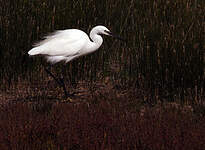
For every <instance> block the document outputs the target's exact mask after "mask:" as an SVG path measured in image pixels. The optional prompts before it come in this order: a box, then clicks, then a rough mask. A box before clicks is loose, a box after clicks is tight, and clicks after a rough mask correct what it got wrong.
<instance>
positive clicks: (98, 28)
mask: <svg viewBox="0 0 205 150" xmlns="http://www.w3.org/2000/svg"><path fill="white" fill-rule="evenodd" d="M92 32H94V33H96V34H98V35H108V36H112V37H114V38H116V39H118V40H122V41H125V40H124V39H122V38H121V37H119V36H117V35H115V34H113V33H112V32H111V31H110V30H109V29H108V28H106V27H105V26H102V25H99V26H96V27H94V28H93V31H91V36H92Z"/></svg>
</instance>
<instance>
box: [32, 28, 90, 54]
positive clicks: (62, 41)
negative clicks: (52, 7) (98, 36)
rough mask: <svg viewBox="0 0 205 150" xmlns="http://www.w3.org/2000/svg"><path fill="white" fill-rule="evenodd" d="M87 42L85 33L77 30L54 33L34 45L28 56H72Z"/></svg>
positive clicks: (87, 38)
mask: <svg viewBox="0 0 205 150" xmlns="http://www.w3.org/2000/svg"><path fill="white" fill-rule="evenodd" d="M88 41H89V37H88V36H87V34H86V33H84V32H83V31H81V30H77V29H68V30H61V31H56V32H55V33H53V34H51V35H48V36H46V37H45V40H43V41H41V42H39V43H37V44H35V45H34V46H35V47H34V48H33V49H31V50H30V51H29V52H28V53H29V55H38V54H42V55H48V56H74V55H77V54H78V52H79V51H80V50H81V49H83V47H84V46H85V44H86V43H87V42H88Z"/></svg>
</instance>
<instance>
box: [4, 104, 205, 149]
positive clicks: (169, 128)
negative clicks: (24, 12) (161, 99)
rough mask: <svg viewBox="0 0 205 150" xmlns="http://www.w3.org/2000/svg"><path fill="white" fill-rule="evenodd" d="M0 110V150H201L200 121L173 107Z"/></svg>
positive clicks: (204, 129) (204, 121)
mask: <svg viewBox="0 0 205 150" xmlns="http://www.w3.org/2000/svg"><path fill="white" fill-rule="evenodd" d="M31 106H32V105H28V103H26V104H25V103H16V104H10V105H9V104H8V105H4V106H1V109H0V149H1V150H7V149H18V150H20V149H29V150H32V149H33V150H38V149H39V150H40V149H44V150H45V149H51V150H54V149H58V150H60V149H62V150H65V149H66V150H78V149H85V150H92V149H95V150H96V149H97V150H98V149H102V150H105V149H106V150H108V149H110V150H111V149H113V150H120V149H121V150H128V149H136V150H137V149H138V150H159V149H163V150H202V149H205V118H204V117H199V116H196V115H194V113H193V112H191V111H186V112H185V111H182V109H180V108H176V107H174V106H173V105H172V106H167V107H164V106H156V107H152V108H150V107H149V108H148V107H143V108H141V109H138V111H137V110H135V111H134V109H133V108H132V109H130V107H129V106H128V105H127V104H126V102H125V103H124V102H117V103H116V102H114V100H112V101H111V100H109V101H106V100H103V101H100V102H98V103H97V104H90V105H88V104H83V103H80V104H72V103H71V104H70V103H69V104H67V103H58V104H56V103H54V104H53V105H52V107H50V108H47V109H45V108H43V109H42V110H43V111H42V110H41V109H40V108H39V109H36V107H31Z"/></svg>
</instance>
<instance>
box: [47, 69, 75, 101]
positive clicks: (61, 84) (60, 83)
mask: <svg viewBox="0 0 205 150" xmlns="http://www.w3.org/2000/svg"><path fill="white" fill-rule="evenodd" d="M44 69H45V71H46V73H47V74H48V75H50V76H51V77H52V78H53V79H54V80H55V81H56V82H57V83H58V85H59V86H60V87H62V88H63V91H64V94H65V97H66V98H67V97H69V96H72V94H68V92H67V90H66V87H65V83H64V80H63V78H59V79H57V78H56V77H55V76H54V75H53V74H52V73H51V71H49V70H48V69H47V68H46V67H45V66H44Z"/></svg>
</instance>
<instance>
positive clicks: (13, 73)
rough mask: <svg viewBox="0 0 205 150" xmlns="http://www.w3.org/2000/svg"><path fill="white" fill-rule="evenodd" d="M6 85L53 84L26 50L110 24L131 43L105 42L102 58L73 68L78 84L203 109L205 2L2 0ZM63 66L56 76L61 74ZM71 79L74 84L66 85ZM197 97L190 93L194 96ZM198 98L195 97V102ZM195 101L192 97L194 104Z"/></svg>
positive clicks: (0, 69) (0, 62) (0, 76)
mask: <svg viewBox="0 0 205 150" xmlns="http://www.w3.org/2000/svg"><path fill="white" fill-rule="evenodd" d="M0 4H1V5H0V14H1V16H0V33H1V36H0V38H1V40H0V81H1V82H3V83H5V84H3V85H1V89H5V88H6V89H7V88H9V86H11V85H12V84H15V83H16V82H17V81H18V80H19V79H21V80H22V79H23V80H28V81H33V80H39V84H40V82H41V81H42V80H46V79H47V78H48V77H47V76H46V75H45V74H44V73H43V68H42V65H41V64H42V63H45V62H44V61H43V60H42V59H39V58H29V57H28V55H27V51H28V50H29V49H30V48H31V47H32V44H33V43H34V42H35V41H37V40H39V39H40V38H41V37H42V36H43V35H45V34H46V33H48V32H52V31H54V30H57V29H66V28H79V29H82V30H84V31H86V32H87V33H88V32H89V31H90V29H91V28H92V27H93V26H95V25H98V24H103V25H105V26H107V27H109V28H111V29H112V31H113V32H116V33H118V34H120V35H121V36H122V37H124V38H126V39H127V40H128V43H127V44H124V43H121V42H118V41H115V40H113V39H108V38H107V39H105V42H104V44H103V46H102V47H101V48H100V50H99V51H97V52H96V53H94V54H92V55H89V56H85V57H82V58H80V59H78V60H75V61H73V62H71V63H70V64H68V65H67V67H66V71H65V73H64V75H65V77H67V76H68V73H70V74H71V79H70V80H71V81H70V82H72V83H77V82H78V81H85V82H94V81H96V80H99V79H105V78H106V77H109V78H110V79H111V81H112V82H113V84H115V83H118V84H119V85H120V86H121V87H125V88H127V87H132V88H136V89H142V90H144V91H148V92H147V95H149V96H150V97H151V99H154V100H156V99H157V98H156V97H160V99H161V100H168V101H175V100H176V99H178V100H180V101H181V102H184V101H187V100H188V101H189V100H190V101H191V102H193V103H195V102H199V101H200V100H201V99H202V98H203V97H204V84H205V83H204V78H205V76H204V20H205V15H204V14H205V9H204V8H205V4H204V3H203V0H193V1H189V0H183V1H181V0H173V1H163V0H156V1H134V0H130V1H126V0H121V1H114V0H104V1H94V0H85V1H71V0H55V1H53V0H52V1H48V0H36V1H29V0H18V1H17V2H16V1H15V2H14V1H11V0H8V1H3V0H0ZM59 68H61V64H59V65H57V66H56V68H55V70H56V72H58V71H59V72H60V69H59ZM67 80H69V79H67ZM190 91H191V92H190ZM190 93H191V97H190ZM192 97H193V98H192Z"/></svg>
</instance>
